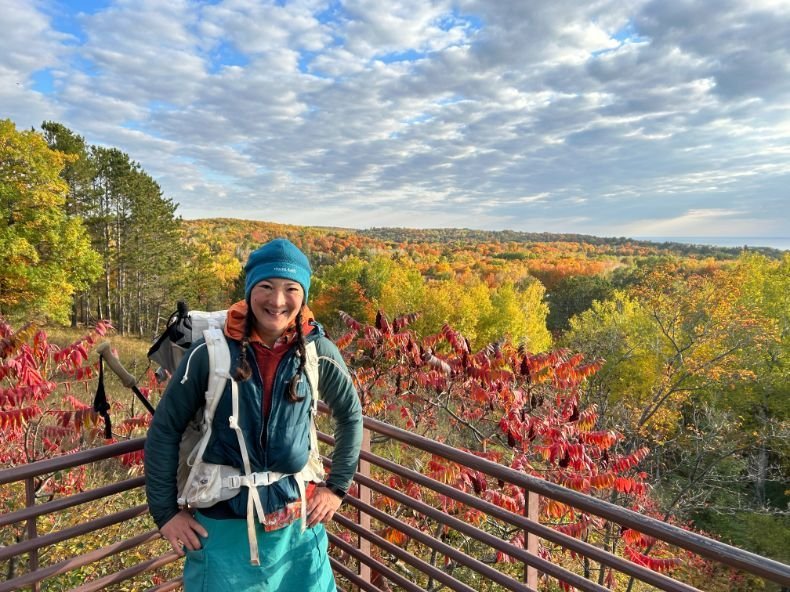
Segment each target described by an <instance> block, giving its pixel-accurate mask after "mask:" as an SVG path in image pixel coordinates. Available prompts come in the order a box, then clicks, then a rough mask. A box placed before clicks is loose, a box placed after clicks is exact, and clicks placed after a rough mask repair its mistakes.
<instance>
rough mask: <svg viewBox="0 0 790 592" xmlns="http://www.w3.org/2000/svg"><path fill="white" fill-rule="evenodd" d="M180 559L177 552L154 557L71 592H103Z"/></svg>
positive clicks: (73, 589)
mask: <svg viewBox="0 0 790 592" xmlns="http://www.w3.org/2000/svg"><path fill="white" fill-rule="evenodd" d="M178 559H179V556H178V555H176V553H175V551H171V552H170V553H165V554H164V555H160V556H159V557H154V558H153V559H149V560H148V561H142V562H140V563H137V564H135V565H133V566H132V567H127V568H126V569H122V570H121V571H116V572H114V573H111V574H108V575H106V576H104V577H103V578H99V579H97V580H93V581H91V582H88V583H87V584H83V585H82V586H78V587H77V588H72V589H71V590H70V592H94V591H96V590H103V589H104V588H106V587H107V586H109V585H110V584H117V583H118V582H123V581H124V580H128V579H129V578H133V577H134V576H136V575H139V574H141V573H143V572H146V571H149V570H152V569H158V568H160V567H162V566H163V565H167V564H168V563H173V562H174V561H176V560H178Z"/></svg>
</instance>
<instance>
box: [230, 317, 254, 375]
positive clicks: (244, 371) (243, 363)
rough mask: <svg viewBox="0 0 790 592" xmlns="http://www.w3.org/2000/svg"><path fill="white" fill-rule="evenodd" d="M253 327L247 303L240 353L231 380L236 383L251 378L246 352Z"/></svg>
mask: <svg viewBox="0 0 790 592" xmlns="http://www.w3.org/2000/svg"><path fill="white" fill-rule="evenodd" d="M254 326H255V315H253V314H252V308H251V307H250V305H249V303H247V316H246V317H244V337H242V340H241V353H239V365H238V366H237V367H236V370H235V371H234V372H233V380H235V381H237V382H244V381H245V380H248V379H249V378H250V376H252V366H250V361H249V360H248V359H247V350H248V349H249V347H250V335H251V334H252V328H253V327H254Z"/></svg>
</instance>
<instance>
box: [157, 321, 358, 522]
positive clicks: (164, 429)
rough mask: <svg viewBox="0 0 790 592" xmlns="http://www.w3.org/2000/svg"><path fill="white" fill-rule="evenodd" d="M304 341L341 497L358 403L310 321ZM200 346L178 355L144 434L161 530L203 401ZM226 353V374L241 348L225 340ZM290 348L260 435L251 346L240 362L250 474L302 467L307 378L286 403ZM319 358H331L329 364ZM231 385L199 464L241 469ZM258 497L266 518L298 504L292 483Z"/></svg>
mask: <svg viewBox="0 0 790 592" xmlns="http://www.w3.org/2000/svg"><path fill="white" fill-rule="evenodd" d="M306 339H307V341H308V342H309V341H315V342H316V350H317V352H318V356H319V365H318V374H319V381H318V389H319V392H320V394H321V398H322V399H323V400H324V401H325V402H326V403H327V405H328V406H329V408H330V410H331V413H332V418H333V420H334V423H335V433H334V436H335V448H334V451H333V453H332V470H331V474H330V476H329V478H328V479H327V485H329V486H332V487H334V488H337V489H340V490H342V491H347V490H348V488H349V486H350V484H351V480H352V478H353V476H354V472H355V471H356V466H357V462H358V460H359V450H360V445H361V442H362V409H361V406H360V403H359V397H358V395H357V392H356V390H355V389H354V385H353V383H352V381H351V377H350V375H349V373H348V369H347V368H346V365H345V362H344V361H343V358H342V357H341V356H340V352H339V351H338V349H337V347H336V346H335V344H334V343H332V342H331V341H330V340H329V339H328V338H327V337H326V336H325V335H324V332H323V329H322V328H321V326H320V325H318V324H317V323H316V324H315V329H314V330H313V331H312V332H311V333H310V334H309V335H308V336H306ZM202 342H203V341H202V340H200V341H198V342H196V343H195V344H193V346H192V348H191V349H190V351H188V352H187V354H186V355H185V356H184V359H183V360H182V362H181V364H180V366H179V368H178V369H177V370H176V373H175V374H174V375H173V376H172V378H171V379H170V383H169V384H168V387H167V389H166V391H165V394H164V396H163V397H162V400H161V401H160V402H159V405H158V406H157V408H156V413H155V414H154V419H153V421H152V422H151V426H150V428H149V429H148V438H147V440H146V443H145V475H146V480H145V490H146V495H147V497H148V506H149V510H150V512H151V515H152V516H153V518H154V521H155V522H156V524H157V526H159V527H162V526H163V525H164V524H165V523H166V522H167V521H168V520H170V519H171V518H172V517H173V516H174V515H175V514H176V513H177V512H178V511H179V508H178V505H177V503H176V498H177V496H178V493H177V487H176V470H177V468H178V446H179V443H180V441H181V434H183V432H184V430H185V429H186V427H187V425H188V423H189V421H190V420H191V419H192V418H193V417H194V416H195V413H197V411H198V409H200V408H201V407H203V405H204V403H205V391H206V385H207V383H208V370H209V367H208V353H207V350H206V348H205V347H202V348H199V349H196V348H198V347H199V345H200V344H201V343H202ZM228 345H229V347H230V353H231V360H232V361H231V365H232V368H231V374H232V373H233V369H234V368H235V367H236V365H237V364H238V359H239V351H240V347H241V346H240V344H239V342H237V341H235V340H233V339H228ZM297 349H298V348H297V347H292V348H291V349H290V350H289V351H288V352H287V353H286V354H285V356H284V357H283V358H282V360H281V361H280V364H279V366H278V367H277V372H276V374H275V379H274V393H273V396H272V408H271V411H270V413H269V421H268V423H267V424H266V433H265V434H264V421H263V416H262V404H261V401H262V390H263V389H262V386H261V378H260V374H259V372H258V368H257V364H255V354H254V352H253V351H252V348H250V350H249V351H248V353H247V359H248V360H250V361H251V362H252V366H253V376H252V377H251V378H250V379H249V380H246V381H244V382H240V383H239V407H240V409H239V422H240V425H241V427H242V430H243V432H244V438H245V442H246V444H247V449H248V451H249V455H250V464H251V467H252V470H253V471H254V472H260V471H278V472H281V473H295V472H297V471H299V470H301V469H302V467H303V466H304V465H305V463H306V462H307V457H308V453H309V448H310V404H311V399H312V392H311V389H310V384H309V382H308V380H307V376H304V377H303V378H302V380H301V381H300V383H299V389H300V393H299V394H300V395H301V396H303V397H304V400H303V401H301V402H297V403H291V402H290V401H289V400H288V399H287V394H286V390H287V388H288V385H289V383H290V381H291V378H292V377H293V376H294V374H296V371H297V369H298V357H297V355H296V352H297ZM193 351H195V355H194V356H192V358H191V361H190V362H189V372H188V378H187V380H186V382H185V383H184V384H181V379H182V378H183V376H184V372H185V370H186V365H187V361H188V360H189V359H190V354H192V352H193ZM322 358H330V359H331V360H333V361H334V362H335V363H333V362H331V361H329V360H327V359H322ZM230 415H231V396H230V381H228V384H227V385H226V387H225V392H224V393H223V395H222V398H221V399H220V402H219V404H218V406H217V410H216V413H215V414H214V420H213V422H212V428H211V429H212V435H211V438H210V440H209V443H208V446H207V448H206V452H205V454H204V455H203V459H204V461H206V462H210V463H217V464H225V465H231V466H235V467H241V466H242V460H241V452H240V450H239V443H238V439H237V437H236V433H235V431H234V430H233V429H231V427H230V425H229V423H228V418H229V417H230ZM258 491H259V493H260V496H261V501H262V502H263V506H264V512H266V513H267V514H268V513H270V512H274V511H276V510H279V509H280V508H282V507H284V506H285V505H286V504H287V503H289V502H292V501H295V500H296V499H298V498H299V490H298V488H297V486H296V481H295V480H294V478H293V477H289V478H287V479H281V480H280V481H278V482H276V483H273V484H272V485H268V486H260V487H259V488H258ZM247 495H248V492H247V489H246V488H244V487H243V488H242V491H241V492H240V493H239V495H237V496H236V497H234V498H233V499H231V500H229V501H228V502H227V503H228V504H229V506H230V508H231V510H232V511H233V513H234V514H236V515H237V516H238V517H239V518H244V517H245V516H246V513H247Z"/></svg>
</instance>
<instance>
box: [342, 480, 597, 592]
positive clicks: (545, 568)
mask: <svg viewBox="0 0 790 592" xmlns="http://www.w3.org/2000/svg"><path fill="white" fill-rule="evenodd" d="M354 479H355V480H357V481H358V482H359V483H361V484H363V485H365V486H366V487H369V488H370V489H373V490H374V491H378V492H379V493H381V494H383V495H386V496H387V497H389V498H391V499H394V500H396V501H398V502H400V503H402V504H404V505H407V506H408V507H410V508H413V509H415V510H417V511H418V512H420V513H422V514H424V515H426V516H428V517H430V518H433V519H434V520H437V521H439V522H441V523H442V524H445V525H447V526H450V527H452V528H454V529H455V530H457V531H458V532H461V533H463V534H466V535H469V536H470V537H472V538H473V539H475V540H477V541H480V542H482V543H485V544H486V545H488V546H489V547H492V548H494V549H498V550H499V551H502V552H503V553H507V554H508V555H511V556H512V557H514V558H516V559H519V560H520V561H522V562H524V563H526V564H527V565H531V566H532V567H535V568H537V569H538V570H540V571H542V572H544V573H547V574H549V575H551V576H553V577H555V578H557V579H558V580H559V581H561V582H563V583H566V584H571V585H572V586H575V587H577V588H580V589H582V590H587V591H589V592H609V589H608V588H606V587H604V586H600V585H598V584H596V583H595V582H591V581H590V580H588V579H586V578H584V577H582V576H580V575H578V574H575V573H573V572H571V571H569V570H567V569H565V568H563V567H560V566H558V565H554V564H552V563H551V562H549V561H546V560H545V559H542V558H541V557H537V556H535V555H533V554H531V553H529V552H527V551H526V550H525V549H520V548H518V547H516V546H514V545H512V544H511V543H508V542H507V541H503V540H502V539H500V538H499V537H496V536H494V535H492V534H490V533H488V532H485V531H484V530H481V529H479V528H477V527H475V526H472V525H471V524H468V523H466V522H464V521H463V520H459V519H458V518H455V517H454V516H450V515H448V514H446V513H444V512H442V511H441V510H437V509H436V508H434V507H432V506H429V505H428V504H426V503H423V502H421V501H419V500H415V499H414V498H411V497H409V496H407V495H405V494H403V493H401V492H399V491H397V490H395V489H392V488H391V487H388V486H386V485H383V484H381V483H379V482H377V481H375V480H374V479H371V478H369V477H364V476H363V475H356V476H355V477H354ZM347 499H348V501H349V503H351V504H352V505H354V506H357V502H356V500H355V499H354V498H347ZM363 511H365V512H367V513H368V514H370V516H372V517H373V518H376V519H377V520H379V521H381V522H385V523H389V521H390V520H394V519H393V518H392V517H390V516H389V515H388V514H386V513H385V512H382V511H381V510H378V509H377V508H373V510H372V511H369V510H368V509H364V510H363ZM390 526H395V527H396V528H398V527H397V526H396V525H395V524H390ZM399 530H400V529H399ZM418 532H419V531H418ZM421 534H422V535H423V536H424V537H428V538H432V537H430V536H429V535H425V534H424V533H421ZM423 542H425V541H423ZM425 544H429V543H427V542H425ZM461 563H463V562H461ZM486 567H487V566H486ZM489 569H491V568H489ZM493 571H495V572H496V573H498V574H501V572H498V571H496V570H493ZM485 575H487V576H488V577H491V576H490V575H489V574H485ZM501 575H504V574H501ZM506 577H507V576H506ZM491 579H493V580H494V581H496V578H491ZM508 579H509V580H510V581H511V582H512V581H513V579H512V578H510V577H508ZM500 583H502V582H500ZM502 585H505V586H507V587H511V586H510V585H509V584H504V583H502ZM518 586H519V589H522V590H523V589H524V587H523V584H521V583H519V584H518Z"/></svg>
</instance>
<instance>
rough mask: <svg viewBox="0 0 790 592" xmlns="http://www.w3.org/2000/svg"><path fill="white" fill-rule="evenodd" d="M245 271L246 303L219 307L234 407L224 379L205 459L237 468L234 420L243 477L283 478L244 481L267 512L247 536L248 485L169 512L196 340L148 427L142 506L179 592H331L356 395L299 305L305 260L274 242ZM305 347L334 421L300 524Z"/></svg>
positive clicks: (198, 356)
mask: <svg viewBox="0 0 790 592" xmlns="http://www.w3.org/2000/svg"><path fill="white" fill-rule="evenodd" d="M244 270H245V272H246V281H245V300H244V301H241V302H237V303H236V304H234V305H233V306H232V307H231V308H230V309H229V310H228V317H227V321H226V324H225V329H224V333H225V336H226V338H227V341H228V345H229V348H230V352H231V360H232V361H231V375H232V377H233V380H234V381H236V383H237V385H238V393H239V395H238V396H239V409H238V410H237V412H236V413H233V411H232V403H231V401H230V399H231V397H230V390H231V389H230V384H231V381H228V384H227V385H226V388H225V392H224V393H223V395H222V397H221V399H220V401H219V404H218V406H217V409H216V412H215V414H214V418H213V421H212V435H211V438H210V439H209V442H208V445H207V447H206V450H205V453H204V454H203V459H204V461H205V462H208V463H216V464H223V465H230V466H233V467H237V468H241V467H243V461H242V454H241V450H240V445H239V441H238V436H237V433H236V431H235V430H234V428H232V427H231V425H230V424H232V423H233V421H231V415H233V416H234V418H235V419H234V420H236V419H237V420H238V425H239V426H240V427H241V431H242V432H243V435H244V441H245V442H246V448H247V450H248V456H249V463H250V466H251V468H252V470H253V471H254V472H266V471H271V472H272V474H278V475H279V474H283V475H285V476H284V477H283V478H279V480H277V481H275V482H273V483H269V484H267V485H253V487H254V488H255V489H256V490H257V492H258V497H259V498H260V501H261V506H262V509H263V512H264V513H265V517H264V519H262V520H261V519H260V517H258V520H256V523H255V526H254V527H252V526H251V527H250V528H254V530H255V532H250V530H249V529H248V522H247V516H248V503H247V502H248V497H249V488H248V487H241V488H240V490H239V493H238V494H237V495H235V496H234V497H232V498H231V499H228V500H226V501H220V502H218V503H216V504H215V505H213V506H211V507H210V508H204V509H201V510H199V511H197V512H195V513H194V514H193V513H192V512H191V511H190V510H189V509H185V508H179V507H178V504H177V502H176V499H177V491H176V489H177V486H176V472H177V469H178V449H179V443H180V441H181V436H182V434H183V433H184V431H185V430H186V428H187V425H188V424H189V422H190V420H191V419H192V418H193V417H194V416H195V414H196V412H197V411H198V410H199V409H200V408H201V407H203V405H204V403H205V395H204V393H205V391H206V388H207V383H208V368H209V363H208V355H207V353H206V348H205V347H203V348H200V347H199V343H200V342H198V345H197V346H196V345H193V348H192V350H191V351H190V352H188V353H187V355H186V356H185V357H184V360H183V361H182V363H181V365H180V366H179V369H178V370H177V371H176V373H175V374H174V376H173V377H172V378H171V380H170V384H169V386H168V388H167V391H166V392H165V395H164V397H163V398H162V400H161V401H160V403H159V406H158V407H157V409H156V414H155V416H154V420H153V422H152V423H151V427H150V428H149V431H148V439H147V441H146V445H145V471H146V494H147V496H148V504H149V509H150V512H151V515H152V516H153V518H154V521H155V522H156V524H157V526H159V530H160V532H161V533H162V536H163V537H164V538H166V539H167V540H168V541H169V542H170V544H171V545H172V546H173V549H175V551H176V553H178V554H179V555H183V554H184V553H186V556H187V559H186V563H185V565H184V588H185V590H187V592H191V591H192V590H233V591H234V592H239V591H241V590H262V591H274V590H276V591H278V592H280V591H287V590H298V591H300V592H302V591H311V590H314V591H316V592H326V591H330V590H335V582H334V577H333V575H332V570H331V567H330V564H329V559H328V556H327V536H326V532H325V530H324V527H323V524H324V523H325V522H327V521H328V520H330V519H331V518H332V516H333V514H334V513H335V511H336V510H337V509H338V507H339V506H340V503H341V501H342V499H343V496H344V495H345V493H346V491H347V490H348V487H349V485H350V484H351V479H352V477H353V475H354V471H355V470H356V464H357V461H358V458H359V448H360V443H361V438H362V413H361V408H360V404H359V398H358V396H357V394H356V391H355V390H354V386H353V384H352V381H351V378H350V376H349V373H348V370H347V368H346V366H345V363H344V362H343V359H342V358H341V356H340V353H339V352H338V350H337V348H336V347H335V346H334V344H333V343H332V342H331V341H330V340H329V339H328V338H327V337H326V336H325V335H324V332H323V329H322V328H321V326H320V325H319V324H317V323H316V322H315V321H314V319H313V317H312V314H311V312H310V310H309V309H308V308H307V306H306V302H307V297H308V293H309V291H310V275H311V270H310V263H309V261H308V260H307V257H305V255H304V254H303V253H302V252H301V251H300V250H299V249H298V248H296V246H294V245H293V244H292V243H290V242H289V241H287V240H284V239H276V240H273V241H271V242H269V243H267V244H265V245H264V246H262V247H260V248H259V249H257V250H256V251H253V252H252V253H251V254H250V256H249V259H248V260H247V263H246V265H245V267H244ZM310 342H315V345H316V350H317V354H318V363H319V366H318V370H319V380H318V390H319V392H320V394H321V398H322V399H323V400H324V401H325V402H326V403H327V404H328V405H329V408H330V409H331V412H332V416H333V418H334V420H335V440H336V442H335V448H334V451H333V454H332V471H331V474H330V476H329V478H328V479H327V482H326V484H320V485H317V486H316V485H315V484H310V485H308V486H307V489H306V495H305V497H306V498H307V504H306V505H307V524H306V525H305V526H306V528H303V525H302V524H301V523H302V520H301V519H300V518H301V515H302V512H301V511H300V510H299V509H300V508H301V506H302V500H301V499H300V493H299V492H300V489H302V490H304V484H298V483H297V482H296V479H295V478H294V476H293V473H297V472H299V471H300V470H301V469H302V468H303V467H304V465H305V463H306V462H307V458H308V450H307V449H308V448H309V444H310V438H309V429H310V422H311V414H310V408H311V400H312V391H311V387H310V384H309V382H308V380H307V379H306V377H305V376H304V374H305V373H304V370H305V359H306V357H307V356H306V350H305V347H306V345H307V344H308V343H310ZM187 365H188V366H189V371H188V374H187V376H188V378H186V379H185V380H184V375H185V373H186V367H187ZM275 472H276V473H275ZM300 485H301V487H300ZM256 503H257V500H256ZM250 506H252V504H250ZM253 539H254V540H255V543H256V544H257V557H256V556H255V555H256V553H255V547H254V545H253V542H252V541H253ZM251 552H252V555H253V557H252V560H250V559H251V558H250V553H251ZM255 563H259V565H255Z"/></svg>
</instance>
